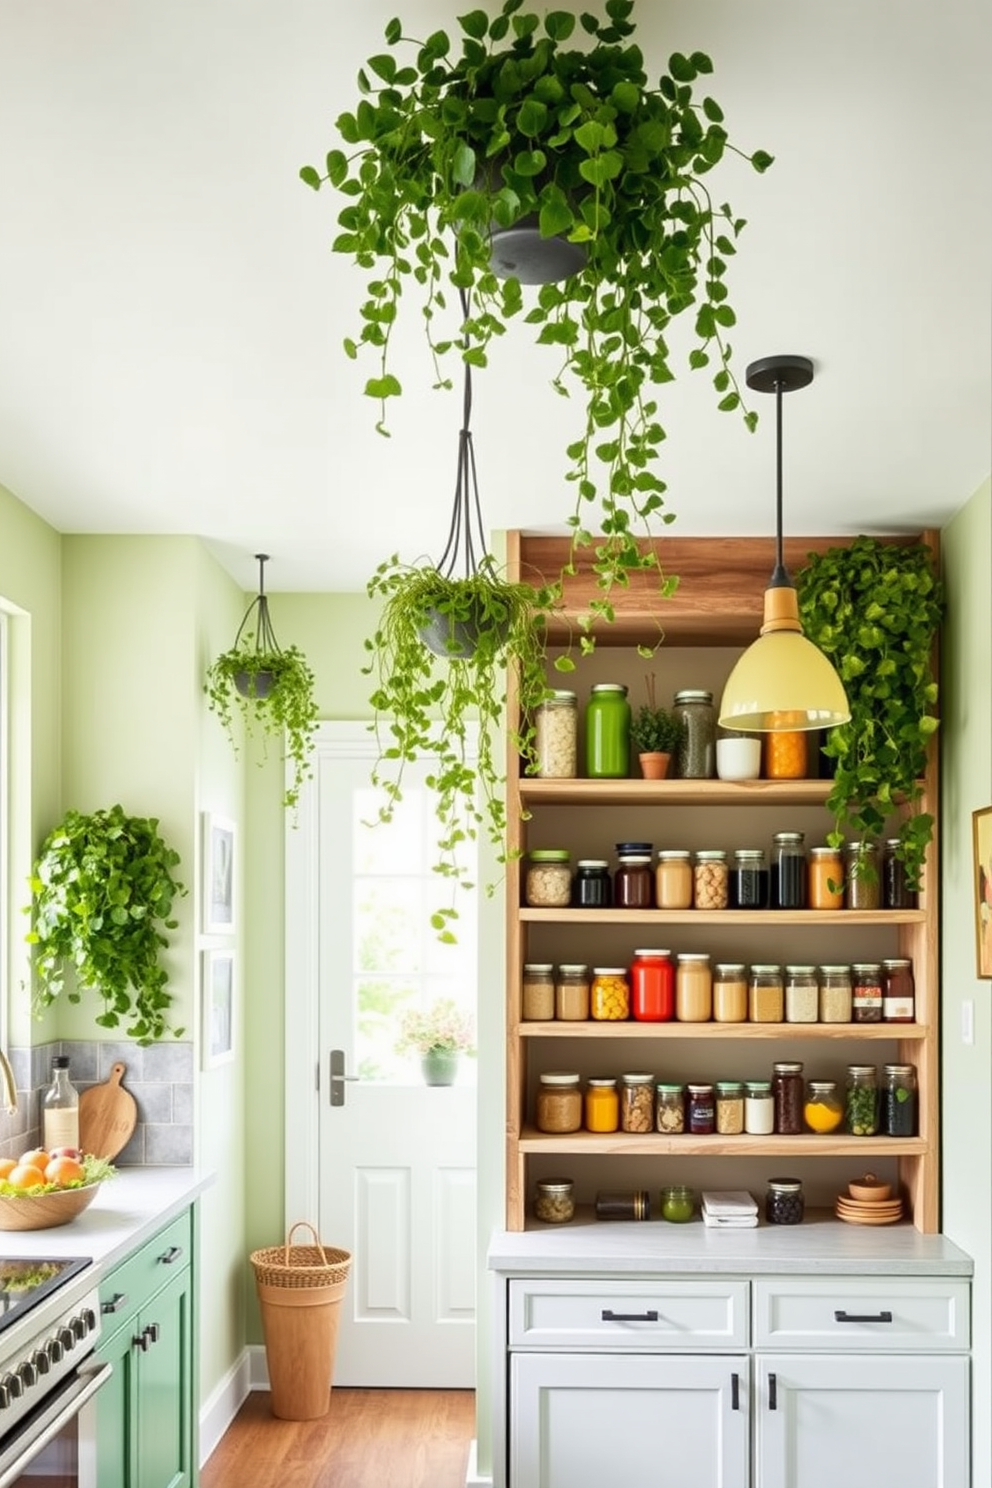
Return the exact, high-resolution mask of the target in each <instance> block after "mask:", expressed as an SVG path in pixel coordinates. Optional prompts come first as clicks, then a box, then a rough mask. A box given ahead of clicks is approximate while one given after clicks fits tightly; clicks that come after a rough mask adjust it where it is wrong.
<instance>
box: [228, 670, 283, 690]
mask: <svg viewBox="0 0 992 1488" xmlns="http://www.w3.org/2000/svg"><path fill="white" fill-rule="evenodd" d="M234 685H235V687H236V688H237V689H238V691H239V692H240V694H241V696H242V697H254V698H267V697H268V695H269V693H270V692H271V691H272V689H273V687H274V686H275V685H276V674H275V672H269V671H266V670H265V668H264V667H262V668H261V669H260V670H259V671H257V672H248V671H244V672H235V674H234Z"/></svg>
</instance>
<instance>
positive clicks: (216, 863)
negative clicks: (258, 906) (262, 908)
mask: <svg viewBox="0 0 992 1488" xmlns="http://www.w3.org/2000/svg"><path fill="white" fill-rule="evenodd" d="M233 930H234V823H233V822H232V821H228V820H227V818H226V817H223V816H212V815H211V814H210V813H209V812H208V813H205V815H204V818H203V933H204V934H205V935H230V934H231V933H232V932H233Z"/></svg>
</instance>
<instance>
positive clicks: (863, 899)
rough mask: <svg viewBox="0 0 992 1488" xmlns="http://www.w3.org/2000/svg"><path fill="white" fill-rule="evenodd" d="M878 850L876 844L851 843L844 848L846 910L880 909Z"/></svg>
mask: <svg viewBox="0 0 992 1488" xmlns="http://www.w3.org/2000/svg"><path fill="white" fill-rule="evenodd" d="M880 903H881V894H880V892H879V882H878V848H877V847H876V846H875V844H874V842H849V843H847V845H846V847H845V848H844V908H845V909H867V910H874V909H878V907H879V905H880Z"/></svg>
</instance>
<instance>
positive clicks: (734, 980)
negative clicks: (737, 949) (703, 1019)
mask: <svg viewBox="0 0 992 1488" xmlns="http://www.w3.org/2000/svg"><path fill="white" fill-rule="evenodd" d="M713 1020H714V1022H716V1023H746V1022H747V967H746V966H745V965H744V963H743V961H719V962H718V963H717V964H716V966H714V968H713Z"/></svg>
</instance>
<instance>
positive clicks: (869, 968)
mask: <svg viewBox="0 0 992 1488" xmlns="http://www.w3.org/2000/svg"><path fill="white" fill-rule="evenodd" d="M851 1000H852V1009H853V1010H852V1013H851V1021H852V1022H854V1023H881V1021H882V965H881V962H879V961H855V963H854V965H853V966H852V967H851Z"/></svg>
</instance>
